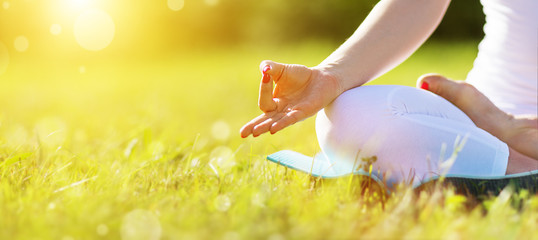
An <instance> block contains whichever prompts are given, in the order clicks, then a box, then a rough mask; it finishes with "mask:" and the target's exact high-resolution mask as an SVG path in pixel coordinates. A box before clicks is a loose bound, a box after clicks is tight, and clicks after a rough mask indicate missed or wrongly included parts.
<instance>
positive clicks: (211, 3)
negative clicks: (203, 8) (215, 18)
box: [204, 0, 219, 7]
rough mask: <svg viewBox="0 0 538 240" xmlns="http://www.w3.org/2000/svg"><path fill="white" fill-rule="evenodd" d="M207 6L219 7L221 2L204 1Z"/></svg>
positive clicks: (216, 0)
mask: <svg viewBox="0 0 538 240" xmlns="http://www.w3.org/2000/svg"><path fill="white" fill-rule="evenodd" d="M204 2H205V4H206V5H208V6H211V7H213V6H217V4H219V0H204Z"/></svg>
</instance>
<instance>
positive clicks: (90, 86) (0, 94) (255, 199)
mask: <svg viewBox="0 0 538 240" xmlns="http://www.w3.org/2000/svg"><path fill="white" fill-rule="evenodd" d="M334 47H335V46H332V45H330V44H323V43H305V44H301V45H297V46H286V47H278V46H270V47H268V49H264V50H259V49H256V48H254V47H243V48H233V49H213V50H211V49H207V50H204V51H196V50H191V51H188V52H179V53H175V54H170V55H169V56H165V57H160V58H153V59H130V60H129V59H128V60H125V59H109V60H105V61H103V60H101V61H93V62H92V61H89V60H88V61H87V62H83V63H77V62H75V63H73V62H69V61H65V62H60V63H58V62H46V61H45V62H44V61H43V59H39V60H31V59H24V58H23V57H22V56H13V59H12V61H11V64H10V66H9V69H8V72H7V73H6V74H5V75H3V76H0V106H1V107H0V216H1V217H0V226H1V230H0V239H120V238H123V239H151V238H152V237H159V236H160V237H161V239H271V240H276V239H330V238H333V239H343V238H359V237H363V238H369V239H383V238H390V239H392V238H413V239H415V238H423V239H432V238H446V239H532V238H537V237H538V228H536V224H537V222H538V196H537V195H530V194H528V193H527V192H525V191H523V192H520V193H512V192H511V191H510V190H509V189H506V190H505V191H503V192H502V193H501V194H500V196H499V197H484V198H483V201H481V202H476V201H475V200H473V199H469V198H466V197H465V196H461V195H456V194H455V193H454V191H453V190H451V189H442V190H436V191H434V192H429V193H427V192H422V193H420V194H414V193H413V192H412V191H410V190H409V189H406V188H403V189H401V190H400V191H396V192H395V193H393V195H392V196H390V197H389V198H388V199H384V198H382V197H381V196H380V195H379V193H377V192H376V191H374V190H373V189H369V188H368V189H361V188H360V185H359V184H357V183H356V182H355V181H354V180H353V179H351V180H353V181H350V179H349V178H344V179H339V180H336V181H331V182H319V181H316V180H313V179H310V178H309V177H308V176H306V175H304V174H300V173H297V172H294V171H291V170H287V169H285V168H283V167H281V166H277V165H276V164H273V163H270V162H268V161H266V160H265V159H264V158H265V156H266V155H267V154H269V153H272V152H275V151H278V150H282V149H292V150H296V151H299V152H302V153H304V154H308V155H313V154H314V153H315V152H317V151H318V146H317V142H316V137H315V133H314V125H313V120H312V119H309V120H306V121H304V122H302V123H300V124H296V125H295V126H293V127H291V128H289V129H286V130H284V131H282V132H281V133H279V134H276V135H274V136H262V137H260V138H257V139H252V138H249V139H246V140H244V139H241V138H240V137H239V135H238V129H239V127H240V126H241V125H242V124H243V123H244V122H246V121H248V120H249V119H250V118H252V117H254V116H256V115H258V114H259V111H258V110H257V107H256V99H257V86H258V82H259V78H260V76H259V73H258V70H257V67H258V64H259V62H260V61H261V60H263V58H268V59H272V60H275V61H283V62H291V63H301V64H305V65H308V66H312V65H315V64H316V63H318V62H320V61H321V60H322V59H323V58H324V56H326V55H328V54H329V53H330V52H331V51H332V50H333V48H334ZM475 48H476V44H474V43H466V42H463V43H430V44H427V45H426V46H425V47H424V48H423V49H421V50H420V51H419V52H418V53H417V54H415V55H414V56H413V57H412V58H411V59H410V60H409V61H407V62H406V63H404V64H403V65H402V66H400V67H398V68H396V69H395V70H393V71H391V72H390V73H388V74H386V75H385V76H383V77H382V78H380V79H378V80H375V81H374V82H372V84H403V85H411V86H413V85H414V82H415V80H416V78H417V77H418V76H420V75H421V74H423V73H427V72H439V73H442V74H446V75H447V76H449V77H451V78H454V79H463V78H465V75H466V72H467V71H468V70H469V69H470V68H471V66H472V61H473V57H474V56H475V54H476V50H475ZM79 65H84V67H85V68H86V72H85V73H84V74H81V73H80V72H79ZM297 136H301V137H297ZM361 191H363V192H365V193H363V194H362V195H361V194H358V192H361ZM133 236H136V237H138V238H136V237H133Z"/></svg>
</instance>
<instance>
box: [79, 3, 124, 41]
mask: <svg viewBox="0 0 538 240" xmlns="http://www.w3.org/2000/svg"><path fill="white" fill-rule="evenodd" d="M115 28H116V27H115V24H114V20H112V18H111V17H110V15H108V13H106V12H104V11H102V10H99V9H90V10H86V11H84V12H83V13H82V14H81V15H80V16H79V17H78V18H77V20H76V21H75V39H76V40H77V43H78V44H79V45H80V46H81V47H82V48H84V49H86V50H90V51H99V50H102V49H104V48H106V47H107V46H108V45H110V43H111V42H112V40H113V39H114V33H115V31H116V29H115Z"/></svg>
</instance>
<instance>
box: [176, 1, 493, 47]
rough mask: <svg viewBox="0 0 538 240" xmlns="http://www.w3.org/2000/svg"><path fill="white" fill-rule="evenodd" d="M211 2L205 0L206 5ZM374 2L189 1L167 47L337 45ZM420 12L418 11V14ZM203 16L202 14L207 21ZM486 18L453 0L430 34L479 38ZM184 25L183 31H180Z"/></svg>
mask: <svg viewBox="0 0 538 240" xmlns="http://www.w3.org/2000/svg"><path fill="white" fill-rule="evenodd" d="M205 2H207V1H205ZM377 2H378V1H376V0H356V1H349V0H330V1H329V0H292V1H290V0H266V1H251V0H220V1H219V2H218V3H216V4H215V6H213V7H207V4H204V1H192V2H191V1H186V2H185V7H184V9H183V10H182V11H183V14H168V15H167V16H166V17H167V18H168V24H171V25H175V26H177V27H176V28H175V29H176V30H177V31H172V32H169V33H168V34H170V38H168V40H169V41H170V42H169V44H170V45H173V42H182V41H186V42H189V43H190V44H194V43H200V42H205V43H213V44H215V43H216V44H237V43H244V42H249V43H252V42H254V43H260V42H262V43H268V42H274V43H286V42H296V41H305V40H309V39H319V40H326V41H330V42H334V43H336V44H339V43H341V42H343V41H344V40H345V39H346V38H347V37H349V36H350V35H351V34H352V33H353V32H354V31H355V29H356V28H357V27H358V26H359V25H360V23H361V22H362V21H363V20H364V18H365V17H366V16H367V15H368V13H369V12H370V11H371V9H372V8H373V7H374V5H375V4H376V3H377ZM417 14H420V13H417ZM200 16H204V18H203V20H202V19H200ZM484 22H485V21H484V15H483V13H482V6H481V5H480V2H479V1H466V0H454V1H452V3H451V5H450V7H449V9H448V11H447V14H446V16H445V18H444V19H443V21H442V23H441V25H440V26H439V28H438V29H437V31H436V32H435V33H434V35H433V36H432V38H433V39H437V40H470V39H472V40H479V39H481V38H482V37H483V31H482V27H483V24H484ZM181 26H183V27H181Z"/></svg>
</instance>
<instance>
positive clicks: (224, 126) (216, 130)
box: [211, 121, 231, 141]
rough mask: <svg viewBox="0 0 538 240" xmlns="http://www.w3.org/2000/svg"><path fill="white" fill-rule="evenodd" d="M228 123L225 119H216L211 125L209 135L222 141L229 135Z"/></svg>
mask: <svg viewBox="0 0 538 240" xmlns="http://www.w3.org/2000/svg"><path fill="white" fill-rule="evenodd" d="M230 131H231V130H230V125H228V123H226V122H225V121H216V122H215V123H213V126H211V135H213V138H215V139H217V140H221V141H224V140H226V139H228V137H230Z"/></svg>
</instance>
